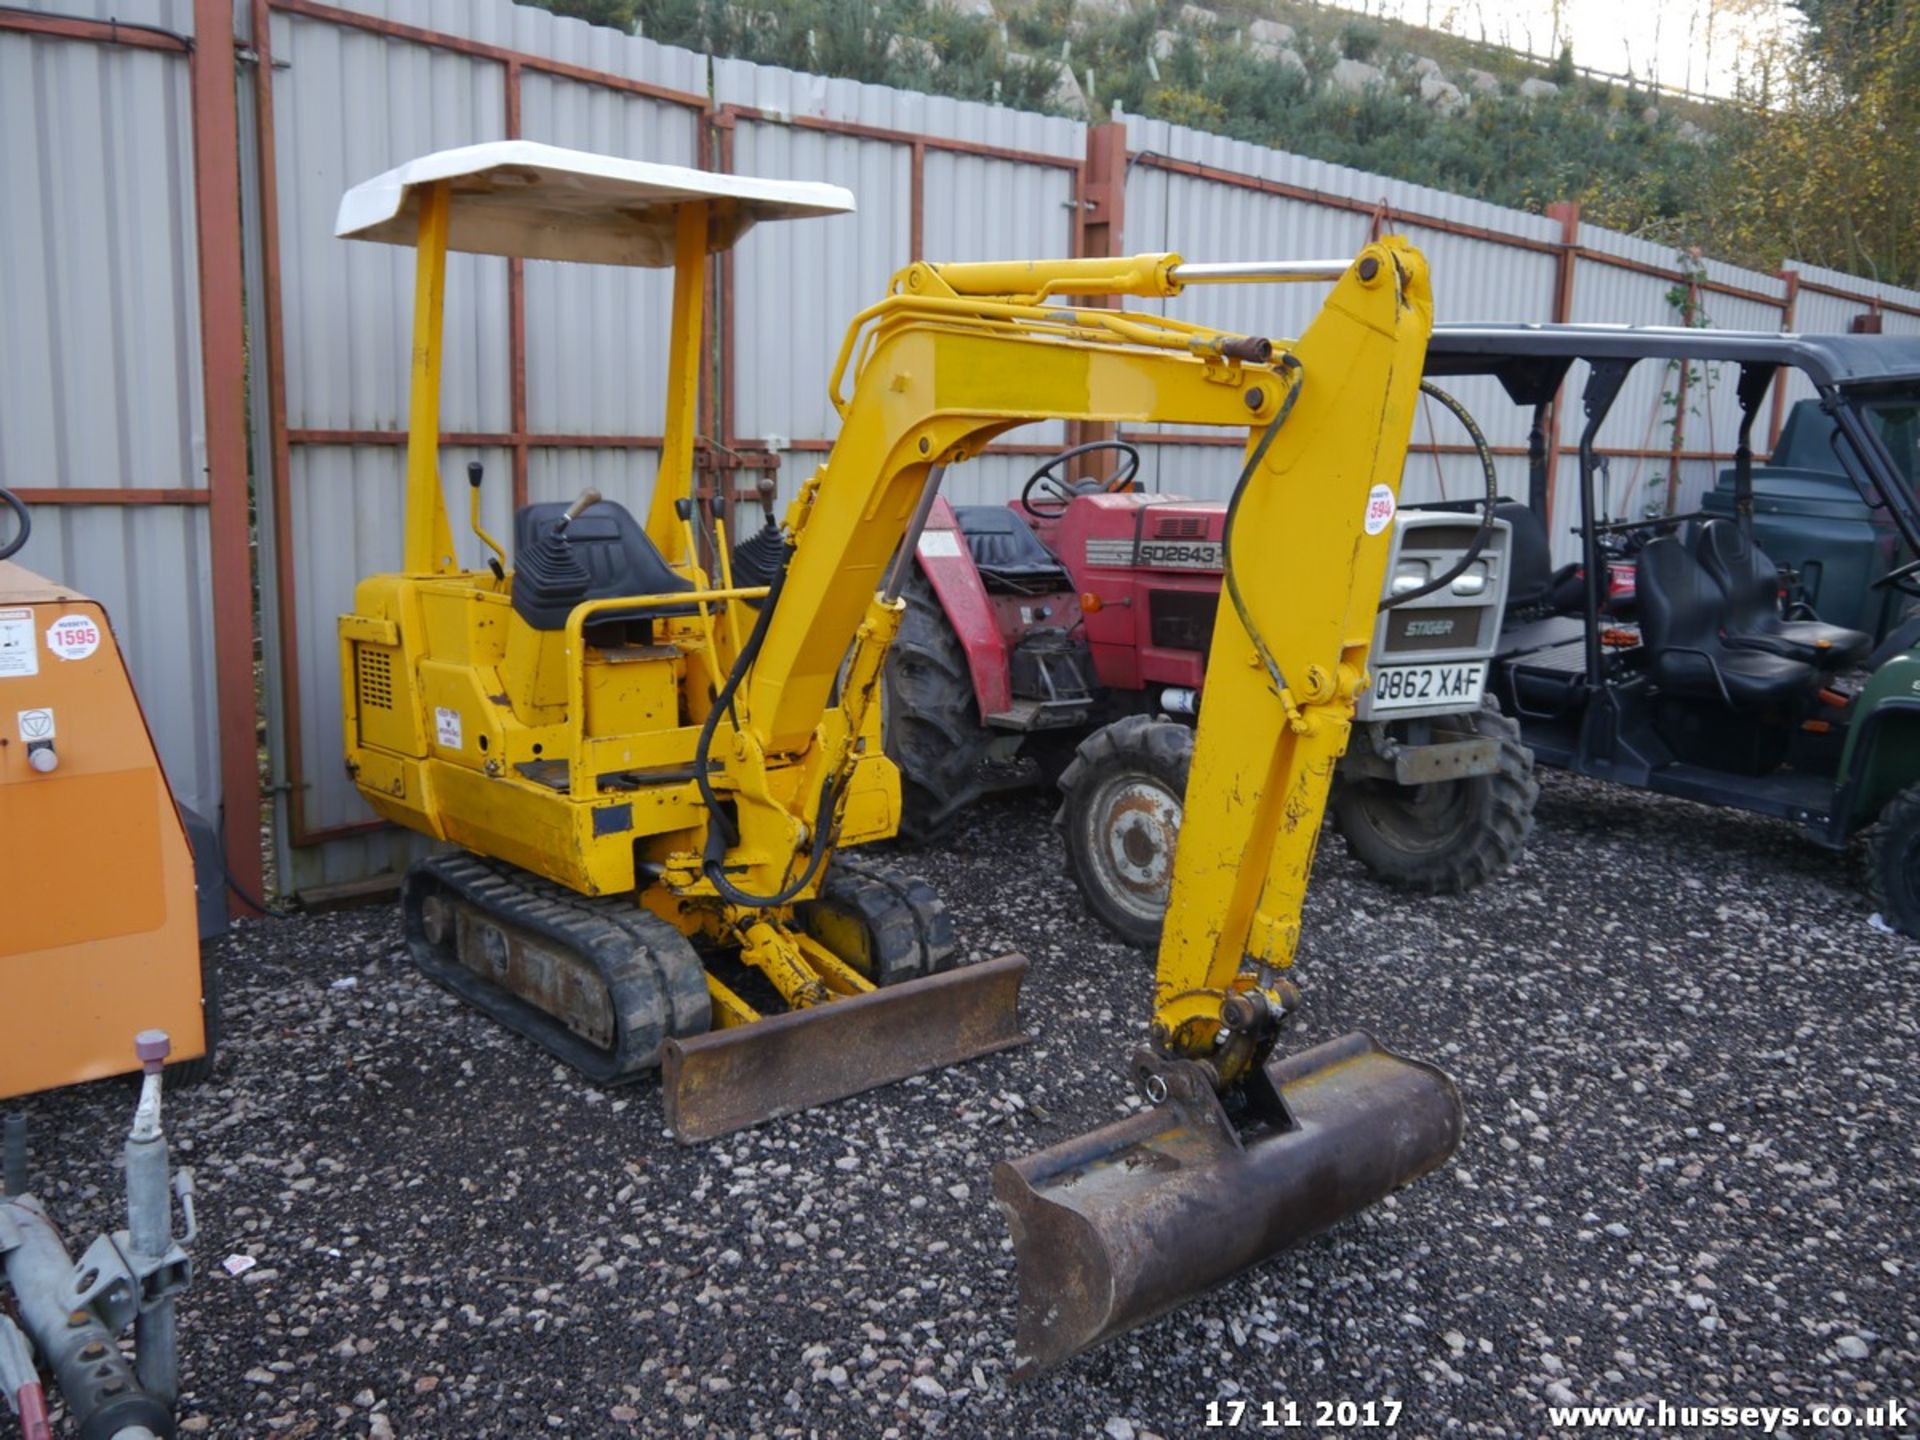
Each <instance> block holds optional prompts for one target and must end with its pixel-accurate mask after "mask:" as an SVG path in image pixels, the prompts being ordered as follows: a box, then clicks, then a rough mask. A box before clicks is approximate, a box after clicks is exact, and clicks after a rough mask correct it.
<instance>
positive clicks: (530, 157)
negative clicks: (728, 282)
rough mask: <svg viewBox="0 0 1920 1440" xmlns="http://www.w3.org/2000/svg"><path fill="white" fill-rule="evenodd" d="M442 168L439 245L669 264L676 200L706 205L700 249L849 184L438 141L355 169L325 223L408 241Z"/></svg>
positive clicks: (360, 234) (526, 145) (839, 204)
mask: <svg viewBox="0 0 1920 1440" xmlns="http://www.w3.org/2000/svg"><path fill="white" fill-rule="evenodd" d="M439 180H447V181H451V182H452V186H453V204H452V207H451V212H450V214H449V218H448V222H447V248H448V249H450V250H468V251H474V252H477V253H479V254H482V255H522V256H527V257H529V258H531V259H537V260H580V261H586V262H589V263H591V264H596V265H646V266H669V265H672V264H673V232H674V217H675V215H676V214H677V212H678V209H679V207H680V206H681V205H682V204H684V203H685V202H687V201H692V200H705V201H708V202H709V203H710V204H711V205H712V210H711V212H710V213H711V220H710V222H709V227H708V243H707V248H708V249H709V250H725V249H728V248H729V247H731V246H732V245H734V244H735V243H736V242H738V241H739V239H740V237H741V236H743V235H745V234H746V233H747V231H748V230H750V229H752V228H753V226H754V225H755V224H756V223H757V222H759V221H761V220H799V219H805V218H807V217H810V216H816V215H842V214H845V213H847V212H848V211H850V210H852V209H853V194H852V192H851V191H848V190H844V189H842V188H841V187H840V186H838V185H822V184H818V183H815V182H813V181H806V180H762V179H759V178H757V177H755V176H751V175H716V174H713V173H712V172H710V171H706V170H690V169H688V168H686V167H685V166H681V165H656V164H654V163H652V162H651V161H646V160H622V159H619V158H617V157H615V156H611V155H590V154H588V153H587V152H585V151H583V150H563V149H561V148H560V147H559V146H557V145H542V144H540V143H538V142H537V141H533V140H496V141H491V142H489V143H487V144H484V145H463V146H461V147H460V148H459V149H457V150H437V151H435V152H434V153H433V154H431V155H422V156H421V157H420V158H419V159H417V160H409V161H408V162H407V163H406V164H404V165H400V166H396V167H395V168H394V169H392V170H389V171H387V172H386V174H384V175H376V176H374V178H373V179H371V180H365V181H362V182H361V183H360V184H358V185H356V186H354V187H353V188H352V189H351V190H349V191H347V193H346V194H345V195H343V196H341V197H340V213H339V215H338V217H337V218H336V220H335V222H334V234H336V235H338V236H341V237H342V238H347V239H354V240H384V241H387V242H389V243H391V244H395V245H412V244H414V243H415V242H416V240H417V238H418V227H419V218H420V195H421V193H422V191H423V189H424V187H426V186H428V185H431V184H432V183H434V182H435V181H439Z"/></svg>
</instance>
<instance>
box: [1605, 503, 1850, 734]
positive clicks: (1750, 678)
mask: <svg viewBox="0 0 1920 1440" xmlns="http://www.w3.org/2000/svg"><path fill="white" fill-rule="evenodd" d="M1634 579H1635V585H1636V588H1637V590H1638V599H1639V606H1640V639H1641V643H1642V644H1643V645H1644V646H1645V647H1646V651H1647V660H1648V664H1649V667H1650V670H1651V672H1652V675H1653V679H1654V682H1655V683H1656V684H1658V685H1659V687H1660V688H1661V689H1662V690H1663V691H1665V692H1666V693H1668V694H1670V695H1679V696H1685V697H1688V698H1692V699H1700V700H1721V701H1724V702H1726V703H1727V704H1729V705H1732V706H1733V707H1735V708H1736V709H1740V710H1749V709H1752V710H1765V709H1773V708H1776V707H1781V706H1788V705H1791V704H1793V703H1795V702H1797V701H1799V700H1801V699H1803V698H1804V697H1806V696H1807V695H1808V694H1809V693H1811V692H1812V690H1813V689H1814V687H1815V686H1816V685H1818V684H1819V681H1820V672H1819V671H1818V670H1816V669H1814V667H1813V666H1811V665H1806V664H1803V663H1801V662H1800V661H1798V660H1789V659H1788V658H1786V657H1785V656H1784V655H1773V654H1769V653H1768V652H1766V651H1764V650H1737V649H1734V648H1733V647H1731V646H1730V645H1728V644H1727V643H1726V641H1724V640H1723V639H1721V636H1720V631H1721V625H1722V619H1723V616H1722V611H1723V608H1724V605H1725V600H1724V598H1723V597H1722V595H1721V593H1720V587H1719V586H1718V585H1716V584H1715V583H1714V581H1713V577H1712V576H1711V575H1709V574H1707V572H1706V569H1705V567H1704V566H1702V565H1701V564H1700V562H1699V561H1698V560H1696V559H1694V557H1693V556H1692V554H1690V553H1689V552H1688V550H1687V547H1686V546H1685V545H1683V544H1682V543H1681V542H1680V541H1679V540H1678V539H1677V538H1675V537H1674V536H1671V535H1667V536H1663V537H1662V538H1661V539H1658V540H1655V541H1653V542H1651V543H1650V544H1648V545H1647V547H1646V548H1645V549H1643V550H1642V551H1641V552H1640V558H1639V560H1638V561H1637V562H1636V564H1635V567H1634Z"/></svg>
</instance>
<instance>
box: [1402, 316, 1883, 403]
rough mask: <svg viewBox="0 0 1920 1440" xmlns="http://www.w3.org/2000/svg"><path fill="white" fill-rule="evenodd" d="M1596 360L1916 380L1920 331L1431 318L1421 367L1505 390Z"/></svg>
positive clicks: (1855, 381) (1827, 378) (1829, 378)
mask: <svg viewBox="0 0 1920 1440" xmlns="http://www.w3.org/2000/svg"><path fill="white" fill-rule="evenodd" d="M1603 359H1608V360H1629V359H1641V360H1720V361H1727V362H1730V363H1734V364H1748V363H1758V364H1761V365H1769V366H1771V365H1792V366H1795V367H1796V368H1798V369H1800V370H1803V371H1805V372H1806V374H1807V378H1808V379H1810V380H1812V381H1813V383H1814V384H1816V385H1821V386H1826V385H1875V384H1883V383H1887V382H1895V381H1920V336H1913V335H1781V334H1775V333H1770V332H1767V331H1762V330H1751V331H1748V330H1691V329H1683V328H1681V327H1679V326H1668V325H1644V326H1642V325H1436V326H1434V327H1433V339H1432V341H1431V342H1430V343H1429V345H1428V347H1427V373H1428V374H1429V375H1484V374H1498V375H1500V376H1501V377H1502V379H1504V380H1506V381H1507V384H1508V389H1509V390H1510V391H1513V390H1514V389H1515V385H1516V383H1519V384H1521V386H1522V388H1536V387H1537V386H1539V385H1541V384H1544V385H1545V388H1546V390H1547V391H1548V392H1549V393H1550V392H1551V391H1552V390H1554V389H1555V388H1557V387H1558V385H1559V383H1560V379H1561V377H1562V376H1564V375H1565V373H1566V370H1567V366H1568V365H1569V364H1571V363H1572V362H1573V361H1574V360H1603ZM1523 377H1524V378H1523ZM1527 382H1531V384H1529V383H1527Z"/></svg>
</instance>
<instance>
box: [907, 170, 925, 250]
mask: <svg viewBox="0 0 1920 1440" xmlns="http://www.w3.org/2000/svg"><path fill="white" fill-rule="evenodd" d="M912 153H913V158H912V160H911V161H910V162H909V164H908V167H907V216H908V218H907V258H908V259H909V260H924V259H926V258H927V142H926V141H924V140H916V141H914V142H913V152H912Z"/></svg>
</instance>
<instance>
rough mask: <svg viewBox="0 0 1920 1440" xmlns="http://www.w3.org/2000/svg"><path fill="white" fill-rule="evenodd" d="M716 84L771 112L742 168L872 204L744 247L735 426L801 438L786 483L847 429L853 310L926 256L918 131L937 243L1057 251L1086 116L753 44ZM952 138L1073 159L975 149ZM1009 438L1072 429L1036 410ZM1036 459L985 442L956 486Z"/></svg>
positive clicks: (963, 256)
mask: <svg viewBox="0 0 1920 1440" xmlns="http://www.w3.org/2000/svg"><path fill="white" fill-rule="evenodd" d="M713 95H714V103H715V104H716V105H718V106H721V107H739V108H740V109H741V110H743V111H750V112H755V113H754V114H753V115H752V116H749V115H748V114H745V113H743V114H740V115H739V116H737V117H736V118H735V119H734V122H733V123H734V132H733V133H734V144H733V168H734V169H735V170H737V171H739V172H741V173H743V174H754V175H775V176H782V177H788V178H793V179H807V180H826V181H831V182H832V183H834V184H838V185H844V186H846V187H847V188H848V189H850V190H852V191H853V193H854V197H855V199H856V201H857V202H858V205H859V209H858V210H857V212H856V213H854V214H852V215H848V216H844V217H841V218H837V219H833V220H826V221H812V222H809V223H807V224H805V225H800V226H768V227H765V228H764V229H762V230H759V231H756V232H755V233H753V234H751V235H749V236H748V237H747V239H746V241H745V242H744V243H743V244H742V245H741V246H740V248H739V249H738V250H737V251H736V252H735V255H734V261H733V265H734V288H733V302H732V307H731V312H730V313H731V335H730V337H729V338H730V343H731V345H732V349H733V357H734V359H733V364H734V367H735V368H734V374H735V388H734V393H733V397H732V405H731V407H730V414H729V416H728V429H729V432H730V439H731V440H746V441H751V442H767V443H769V444H771V445H773V446H774V447H776V448H785V447H790V446H796V445H797V446H798V447H800V448H798V449H797V450H794V451H793V452H792V453H791V454H789V456H788V458H787V460H786V463H785V464H783V466H782V468H781V479H780V490H781V494H782V498H783V499H784V498H786V497H787V496H790V495H791V494H792V493H793V492H794V490H795V488H796V487H797V486H798V485H799V484H800V482H801V481H803V480H805V478H806V477H807V476H808V475H809V474H810V473H812V470H813V469H814V467H815V464H816V463H817V459H818V453H817V450H816V449H810V448H808V447H824V446H825V445H826V444H828V443H829V442H830V441H831V440H832V438H833V436H834V434H835V432H836V431H837V429H838V423H837V421H836V418H835V416H834V413H833V407H832V405H831V403H830V402H829V401H828V398H827V377H828V374H829V373H830V371H831V369H832V366H833V359H834V356H835V354H836V353H837V352H838V350H839V347H840V342H841V338H842V337H843V336H844V335H845V333H846V328H847V324H848V322H849V321H850V320H851V319H852V317H853V316H854V314H855V313H857V312H858V311H859V310H861V309H863V308H864V307H866V306H868V305H871V304H872V303H873V302H874V301H875V300H877V299H879V298H880V297H881V296H882V295H884V294H885V293H886V285H887V280H888V278H889V277H890V276H891V275H892V274H893V273H894V272H895V271H896V270H899V269H900V268H901V267H902V266H904V265H906V264H908V263H909V262H910V261H911V260H912V259H913V258H914V257H913V253H912V238H913V229H914V226H913V218H914V217H913V211H914V148H915V143H914V142H915V141H916V140H918V141H919V142H921V147H920V148H921V149H922V152H923V154H922V159H921V164H922V166H923V172H922V177H921V180H920V196H921V229H922V249H923V251H924V252H925V253H924V256H923V257H922V258H925V259H928V260H935V261H940V260H979V259H987V258H998V257H1004V256H1009V255H1019V256H1031V257H1035V258H1046V257H1054V256H1066V255H1071V254H1073V253H1075V248H1074V241H1075V237H1076V234H1077V229H1076V226H1075V205H1076V203H1077V199H1078V189H1077V183H1076V179H1077V169H1078V166H1079V165H1080V163H1081V160H1082V158H1083V157H1084V155H1085V153H1086V127H1085V126H1083V125H1081V124H1080V123H1079V122H1077V121H1073V120H1063V119H1059V118H1055V117H1049V116H1043V115H1031V114H1026V113H1024V112H1022V111H1017V110H1008V109H1005V108H1003V107H998V106H992V105H981V104H975V103H972V102H969V101H960V100H952V99H948V98H944V97H941V96H934V95H919V94H913V93H910V92H907V91H901V90H891V89H888V88H886V87H884V86H879V85H863V84H860V83H858V82H856V81H852V80H829V79H824V78H822V77H820V76H817V75H802V74H797V73H795V72H794V71H791V70H779V69H772V68H768V67H765V66H757V65H750V64H747V63H745V62H743V61H738V60H717V61H715V62H714V67H713ZM796 121H799V122H802V123H795V122H796ZM806 121H816V122H822V124H823V125H826V126H844V127H849V128H848V129H842V130H834V129H827V128H815V127H812V126H808V125H806V124H805V123H804V122H806ZM856 128H857V133H854V131H855V129H856ZM929 142H930V143H929ZM942 142H956V143H957V144H958V145H963V146H970V147H983V148H988V147H990V148H991V149H993V150H996V151H1003V152H1019V153H1021V154H1025V155H1029V156H1035V157H1042V156H1044V157H1050V158H1051V159H1054V160H1057V161H1058V162H1059V163H1058V164H1048V163H1046V162H1045V161H1043V160H1037V159H1035V160H1022V159H1010V158H1003V157H1002V156H999V155H986V154H979V153H968V152H967V151H963V150H960V149H957V148H949V147H947V146H945V145H943V143H942ZM1006 441H1007V442H1008V443H1021V444H1036V445H1063V444H1064V443H1065V429H1064V427H1063V426H1060V425H1034V426H1028V427H1025V428H1024V429H1022V430H1019V431H1016V432H1014V433H1012V434H1010V435H1009V436H1007V437H1006ZM1033 463H1034V462H1033V460H1032V458H1031V457H1020V456H1012V455H994V454H988V455H984V456H981V457H979V458H978V459H976V460H973V461H971V462H969V463H968V464H966V465H962V466H957V467H955V468H954V469H953V470H952V471H951V472H949V475H948V479H947V488H946V493H947V495H948V497H949V498H950V499H952V500H954V501H955V502H956V503H961V504H967V503H973V502H978V501H987V500H994V499H998V498H1000V497H1001V496H1002V495H1004V494H1005V493H1006V492H1007V489H1008V486H1009V485H1017V484H1018V482H1019V479H1021V478H1024V476H1025V474H1026V471H1027V469H1030V468H1031V465H1032V464H1033Z"/></svg>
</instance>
